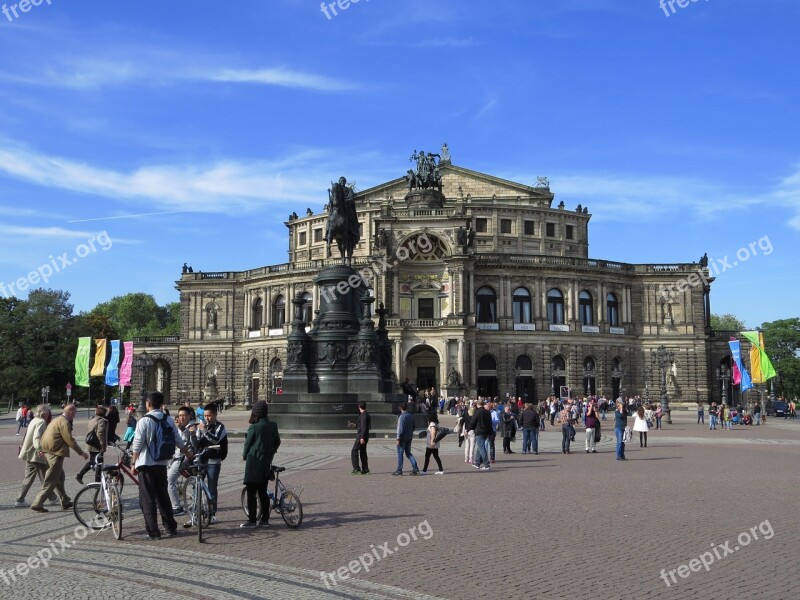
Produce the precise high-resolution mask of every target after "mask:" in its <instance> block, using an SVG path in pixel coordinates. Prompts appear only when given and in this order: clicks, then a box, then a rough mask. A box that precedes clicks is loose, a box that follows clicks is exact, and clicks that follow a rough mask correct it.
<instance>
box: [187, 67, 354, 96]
mask: <svg viewBox="0 0 800 600" xmlns="http://www.w3.org/2000/svg"><path fill="white" fill-rule="evenodd" d="M199 78H201V79H209V80H211V81H226V82H231V83H252V84H260V85H276V86H281V87H291V88H302V89H311V90H318V91H323V92H336V91H342V90H353V89H357V87H358V86H356V85H353V84H350V83H345V82H343V81H338V80H336V79H331V78H329V77H323V76H321V75H313V74H309V73H302V72H300V71H292V70H290V69H286V68H283V67H279V68H272V69H249V70H248V69H223V70H221V71H219V72H218V73H216V74H214V73H211V74H203V75H201V76H199Z"/></svg>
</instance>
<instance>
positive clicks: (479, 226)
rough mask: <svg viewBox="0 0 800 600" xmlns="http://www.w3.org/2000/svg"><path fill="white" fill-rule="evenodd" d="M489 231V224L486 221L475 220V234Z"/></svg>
mask: <svg viewBox="0 0 800 600" xmlns="http://www.w3.org/2000/svg"><path fill="white" fill-rule="evenodd" d="M488 230H489V222H488V221H487V220H486V219H475V232H476V233H486V232H487V231H488Z"/></svg>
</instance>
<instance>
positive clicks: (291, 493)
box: [242, 465, 303, 529]
mask: <svg viewBox="0 0 800 600" xmlns="http://www.w3.org/2000/svg"><path fill="white" fill-rule="evenodd" d="M270 470H271V471H272V475H273V476H274V479H275V491H274V492H271V491H269V489H267V498H268V500H269V510H270V511H273V510H274V511H276V512H278V513H280V515H281V516H282V517H283V520H284V521H285V522H286V524H287V525H288V526H289V527H291V528H292V529H297V528H298V527H300V523H302V522H303V504H302V503H301V502H300V493H301V492H302V490H303V487H302V486H298V487H294V488H292V489H291V490H290V489H287V488H286V486H285V485H283V482H281V479H280V473H283V472H284V471H285V470H286V467H276V466H275V465H272V467H271V468H270ZM270 479H273V477H270ZM268 485H269V484H268ZM279 492H280V493H279ZM242 510H244V514H245V515H246V516H247V518H248V519H249V518H250V513H249V511H248V509H247V487H245V488H244V489H242ZM263 514H264V509H263V506H262V501H261V497H260V495H259V498H258V511H257V513H256V519H255V520H256V521H260V520H261V518H262V516H263Z"/></svg>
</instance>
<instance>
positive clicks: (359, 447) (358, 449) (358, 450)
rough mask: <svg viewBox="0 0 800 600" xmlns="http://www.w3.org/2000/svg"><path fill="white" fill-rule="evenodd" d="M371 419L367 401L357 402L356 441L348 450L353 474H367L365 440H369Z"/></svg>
mask: <svg viewBox="0 0 800 600" xmlns="http://www.w3.org/2000/svg"><path fill="white" fill-rule="evenodd" d="M370 425H371V419H370V416H369V413H368V412H367V403H366V402H359V404H358V424H357V425H356V441H355V443H354V444H353V449H352V450H351V451H350V458H351V459H352V461H353V475H367V474H369V465H368V463H367V442H369V429H370ZM359 456H360V457H361V466H360V467H359V466H358V459H359Z"/></svg>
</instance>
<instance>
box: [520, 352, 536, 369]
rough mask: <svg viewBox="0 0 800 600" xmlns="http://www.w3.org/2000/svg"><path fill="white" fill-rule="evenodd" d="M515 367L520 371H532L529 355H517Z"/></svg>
mask: <svg viewBox="0 0 800 600" xmlns="http://www.w3.org/2000/svg"><path fill="white" fill-rule="evenodd" d="M516 367H517V369H519V370H520V371H532V370H533V362H532V361H531V357H530V356H528V355H527V354H520V355H519V356H518V357H517V364H516Z"/></svg>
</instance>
